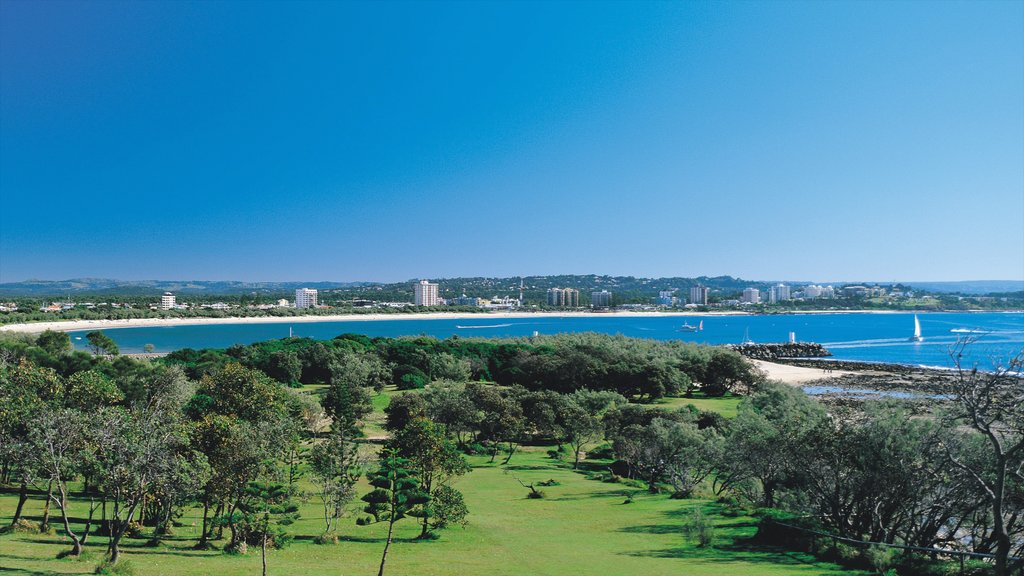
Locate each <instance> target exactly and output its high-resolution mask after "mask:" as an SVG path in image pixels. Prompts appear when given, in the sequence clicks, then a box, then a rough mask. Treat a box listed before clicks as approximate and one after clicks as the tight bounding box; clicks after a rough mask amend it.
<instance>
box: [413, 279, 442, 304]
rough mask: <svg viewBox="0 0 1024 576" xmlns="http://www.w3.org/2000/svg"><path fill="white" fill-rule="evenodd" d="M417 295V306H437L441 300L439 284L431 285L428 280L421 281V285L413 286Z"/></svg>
mask: <svg viewBox="0 0 1024 576" xmlns="http://www.w3.org/2000/svg"><path fill="white" fill-rule="evenodd" d="M413 290H414V291H415V293H416V299H415V303H416V305H417V306H437V305H439V304H441V299H440V298H439V297H438V296H437V284H431V283H430V282H427V281H426V280H420V283H419V284H416V285H414V286H413Z"/></svg>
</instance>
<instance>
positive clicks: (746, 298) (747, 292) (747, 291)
mask: <svg viewBox="0 0 1024 576" xmlns="http://www.w3.org/2000/svg"><path fill="white" fill-rule="evenodd" d="M740 301H741V302H746V303H747V304H760V303H761V291H760V290H758V289H757V288H744V289H743V297H742V298H740Z"/></svg>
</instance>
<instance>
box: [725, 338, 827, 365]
mask: <svg viewBox="0 0 1024 576" xmlns="http://www.w3.org/2000/svg"><path fill="white" fill-rule="evenodd" d="M729 347H730V348H732V349H733V350H735V351H737V352H739V353H740V354H742V355H744V356H746V357H747V358H752V359H754V360H767V361H769V362H771V361H774V360H781V359H784V358H823V357H826V356H831V355H832V353H831V352H829V351H828V350H826V349H825V347H824V346H822V345H821V344H815V343H813V342H787V343H784V344H733V345H730V346H729Z"/></svg>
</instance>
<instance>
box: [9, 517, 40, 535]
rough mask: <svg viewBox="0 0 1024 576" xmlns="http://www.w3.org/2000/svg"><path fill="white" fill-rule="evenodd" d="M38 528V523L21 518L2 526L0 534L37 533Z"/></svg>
mask: <svg viewBox="0 0 1024 576" xmlns="http://www.w3.org/2000/svg"><path fill="white" fill-rule="evenodd" d="M39 528H40V526H39V524H38V523H36V522H29V521H28V520H25V519H24V518H22V519H20V520H18V521H17V522H15V523H14V524H12V525H10V526H4V527H3V528H2V529H0V534H12V533H13V534H39V532H40V530H39Z"/></svg>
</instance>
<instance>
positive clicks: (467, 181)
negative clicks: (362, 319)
mask: <svg viewBox="0 0 1024 576" xmlns="http://www.w3.org/2000/svg"><path fill="white" fill-rule="evenodd" d="M238 6H240V5H238V4H232V3H217V4H210V3H201V4H182V3H171V2H146V3H118V2H113V3H109V2H108V3H104V2H45V3H35V2H17V1H10V2H4V3H2V5H0V43H2V44H0V69H2V70H3V74H2V75H0V93H2V94H3V98H2V99H0V120H2V124H3V130H2V131H0V200H2V203H3V210H2V211H0V282H12V281H20V280H25V279H28V278H49V279H61V278H81V277H101V278H126V279H143V278H234V279H238V280H273V279H296V280H302V279H314V278H316V277H318V276H325V275H326V276H333V277H338V278H341V279H352V280H372V281H398V280H406V279H409V278H414V277H427V276H435V277H437V276H440V277H456V276H466V275H481V276H511V275H516V274H523V273H530V274H558V273H565V272H573V271H579V272H587V271H607V272H612V273H616V274H623V275H632V276H647V277H651V276H658V275H662V274H666V273H671V274H682V275H697V274H706V275H712V276H717V275H724V274H737V273H739V274H742V275H744V276H748V277H752V278H778V279H780V280H786V279H815V280H821V281H838V280H845V279H866V280H878V281H883V280H885V281H891V280H894V279H895V280H914V279H925V280H966V279H986V278H1009V279H1020V278H1024V194H1022V193H1021V191H1022V190H1024V170H1022V165H1021V158H1024V41H1022V32H1021V31H1022V30H1024V5H1022V4H1021V3H1012V2H1006V3H1004V2H972V3H963V4H955V3H942V4H933V3H886V4H871V3H868V4H865V3H856V2H850V3H829V4H827V5H815V4H807V3H785V2H782V3H739V4H727V3H715V4H679V3H677V4H671V3H669V4H653V3H652V4H638V5H625V4H614V3H606V4H587V5H583V4H572V3H567V4H558V3H549V4H544V5H515V4H499V3H469V4H446V3H431V4H408V5H398V4H359V3H344V4H342V3H315V4H314V3H309V4H299V6H300V7H301V9H292V8H293V7H294V5H292V4H290V3H289V4H287V5H286V4H284V3H281V4H274V3H269V4H257V5H247V6H246V9H245V10H237V9H235V8H236V7H238ZM424 22H430V23H431V24H430V25H429V26H425V25H423V23H424ZM325 272H326V273H325Z"/></svg>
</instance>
